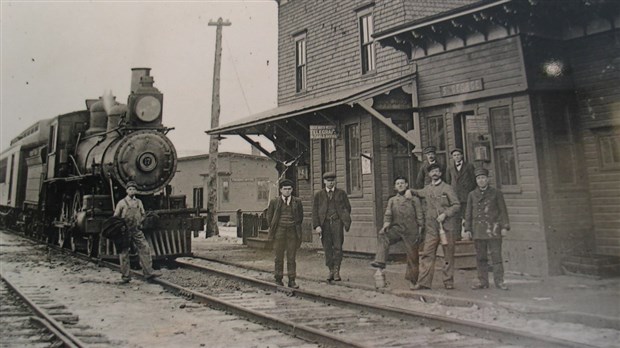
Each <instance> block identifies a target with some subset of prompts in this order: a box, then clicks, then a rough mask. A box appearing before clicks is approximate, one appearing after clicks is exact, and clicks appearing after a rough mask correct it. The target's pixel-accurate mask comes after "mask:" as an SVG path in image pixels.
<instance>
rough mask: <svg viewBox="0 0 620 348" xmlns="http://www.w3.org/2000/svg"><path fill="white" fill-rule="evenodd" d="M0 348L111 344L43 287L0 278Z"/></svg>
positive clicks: (72, 346) (104, 345)
mask: <svg viewBox="0 0 620 348" xmlns="http://www.w3.org/2000/svg"><path fill="white" fill-rule="evenodd" d="M0 278H1V281H0V297H1V300H0V304H1V305H0V307H1V308H2V309H1V315H0V337H2V347H69V348H79V347H87V346H88V347H98V346H100V347H109V346H110V344H111V342H110V341H108V340H107V339H106V338H105V337H102V336H101V335H99V334H97V333H95V332H92V331H91V330H89V328H88V327H84V326H81V325H79V318H78V317H77V316H75V315H73V314H71V313H70V312H68V311H67V309H66V308H65V307H64V306H63V305H59V304H56V303H54V300H53V299H51V296H50V293H49V291H47V290H46V289H45V288H43V287H32V286H30V287H27V286H19V285H18V284H17V283H16V282H14V281H9V280H8V279H6V278H5V277H4V276H0Z"/></svg>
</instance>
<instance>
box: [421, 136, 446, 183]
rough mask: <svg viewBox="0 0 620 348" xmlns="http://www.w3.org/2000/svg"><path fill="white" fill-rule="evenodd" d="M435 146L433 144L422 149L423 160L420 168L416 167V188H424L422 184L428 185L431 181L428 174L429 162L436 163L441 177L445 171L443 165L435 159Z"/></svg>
mask: <svg viewBox="0 0 620 348" xmlns="http://www.w3.org/2000/svg"><path fill="white" fill-rule="evenodd" d="M436 151H437V148H436V147H434V146H427V147H425V148H424V149H423V150H422V154H424V160H422V165H421V166H420V169H418V176H417V177H416V180H415V187H414V188H416V189H421V188H424V186H426V185H428V184H429V183H430V182H431V178H430V176H429V175H428V166H430V165H431V164H435V163H436V164H438V165H439V168H440V169H441V173H442V174H441V175H442V179H443V174H444V173H445V166H444V165H443V164H442V163H441V162H439V161H438V160H437V154H436Z"/></svg>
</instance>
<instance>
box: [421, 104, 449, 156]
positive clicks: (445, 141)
mask: <svg viewBox="0 0 620 348" xmlns="http://www.w3.org/2000/svg"><path fill="white" fill-rule="evenodd" d="M433 120H441V122H442V123H443V127H442V128H443V130H442V135H443V148H441V147H440V146H439V144H436V143H435V142H434V141H433V140H434V139H435V138H434V137H433V136H432V135H431V128H432V127H431V124H430V123H431V121H433ZM435 128H436V127H435ZM438 133H439V132H438ZM426 136H427V145H426V146H435V149H436V151H435V155H436V156H437V159H438V160H439V163H441V164H443V165H444V166H447V165H448V162H449V160H450V159H449V158H448V134H447V132H446V118H445V116H444V115H443V114H442V115H431V116H428V117H426ZM422 160H425V159H424V158H422Z"/></svg>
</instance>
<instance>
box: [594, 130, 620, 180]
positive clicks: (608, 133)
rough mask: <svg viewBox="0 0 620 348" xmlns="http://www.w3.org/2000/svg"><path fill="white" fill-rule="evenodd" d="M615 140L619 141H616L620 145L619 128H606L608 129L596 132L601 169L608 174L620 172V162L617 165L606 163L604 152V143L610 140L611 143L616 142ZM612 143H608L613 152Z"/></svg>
mask: <svg viewBox="0 0 620 348" xmlns="http://www.w3.org/2000/svg"><path fill="white" fill-rule="evenodd" d="M614 139H617V140H616V141H617V142H618V143H619V144H620V127H617V126H613V127H606V129H604V130H602V131H597V132H596V148H597V151H598V157H599V167H600V168H601V170H602V171H606V172H607V171H618V170H620V161H619V162H616V163H614V162H613V161H612V162H611V163H609V162H607V161H605V158H604V155H605V152H604V151H603V144H602V141H603V140H609V141H610V142H611V141H614ZM610 142H609V143H608V144H609V147H610V148H611V149H612V150H613V144H612V143H610ZM619 147H620V145H619ZM608 163H609V164H608Z"/></svg>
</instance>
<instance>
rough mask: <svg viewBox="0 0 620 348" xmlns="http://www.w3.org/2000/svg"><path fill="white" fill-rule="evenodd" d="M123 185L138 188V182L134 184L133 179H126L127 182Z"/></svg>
mask: <svg viewBox="0 0 620 348" xmlns="http://www.w3.org/2000/svg"><path fill="white" fill-rule="evenodd" d="M125 187H126V188H130V187H133V188H138V184H136V182H135V181H128V182H127V185H125Z"/></svg>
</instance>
